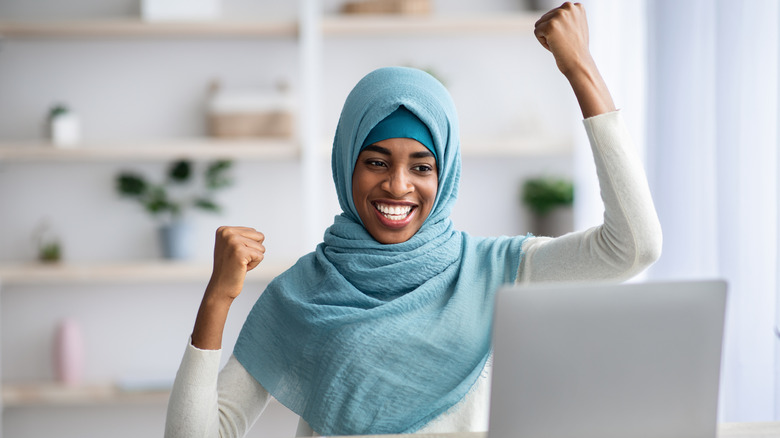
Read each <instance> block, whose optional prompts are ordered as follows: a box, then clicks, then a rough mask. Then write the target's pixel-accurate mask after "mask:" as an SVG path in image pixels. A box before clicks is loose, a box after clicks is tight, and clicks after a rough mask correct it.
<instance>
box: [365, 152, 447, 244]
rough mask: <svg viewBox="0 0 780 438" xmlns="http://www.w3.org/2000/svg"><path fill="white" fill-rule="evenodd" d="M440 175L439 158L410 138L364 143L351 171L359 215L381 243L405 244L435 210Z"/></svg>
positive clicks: (372, 234) (367, 228)
mask: <svg viewBox="0 0 780 438" xmlns="http://www.w3.org/2000/svg"><path fill="white" fill-rule="evenodd" d="M438 184H439V176H438V169H437V168H436V159H435V157H434V156H433V154H432V153H431V151H429V150H428V148H426V147H425V146H423V145H422V144H421V143H420V142H418V141H416V140H412V139H410V138H389V139H387V140H382V141H379V142H376V143H374V144H372V145H369V146H366V148H365V149H363V151H361V152H360V155H358V159H357V163H355V170H354V172H353V173H352V199H353V200H354V202H355V208H356V209H357V212H358V214H359V215H360V219H361V220H362V221H363V224H364V225H365V227H366V230H368V232H369V233H370V234H371V236H372V237H373V238H374V239H376V240H377V241H378V242H380V243H384V244H389V243H401V242H406V241H407V240H409V239H410V238H411V237H412V236H414V233H416V232H417V230H419V229H420V227H422V224H423V222H425V219H426V218H427V217H428V215H429V214H430V213H431V209H432V208H433V202H434V200H435V199H436V190H437V189H438Z"/></svg>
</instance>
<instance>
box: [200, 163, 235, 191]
mask: <svg viewBox="0 0 780 438" xmlns="http://www.w3.org/2000/svg"><path fill="white" fill-rule="evenodd" d="M232 166H233V162H232V161H229V160H220V161H215V162H213V163H211V164H210V165H209V167H208V168H207V169H206V188H207V189H209V190H217V189H222V188H225V187H229V186H231V185H232V184H233V179H232V178H231V177H230V176H229V175H226V172H227V171H228V170H229V169H230V168H231V167H232Z"/></svg>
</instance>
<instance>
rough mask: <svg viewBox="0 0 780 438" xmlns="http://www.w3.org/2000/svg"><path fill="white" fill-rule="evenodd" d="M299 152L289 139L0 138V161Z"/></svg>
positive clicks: (289, 155) (261, 156)
mask: <svg viewBox="0 0 780 438" xmlns="http://www.w3.org/2000/svg"><path fill="white" fill-rule="evenodd" d="M299 156H300V148H299V146H298V144H297V142H295V141H293V140H275V139H257V140H255V139H246V140H243V139H235V140H233V139H209V138H197V139H171V140H159V141H138V142H129V141H125V142H112V141H107V142H100V143H98V142H92V143H84V144H80V145H75V146H73V147H56V146H54V145H53V144H51V143H49V142H43V141H17V142H8V141H6V142H0V162H2V161H13V162H41V161H54V162H61V161H76V162H85V161H117V160H123V161H127V160H129V161H150V160H151V161H158V160H170V159H178V158H190V159H200V160H207V159H222V158H224V159H237V160H238V159H240V160H290V159H297V158H298V157H299Z"/></svg>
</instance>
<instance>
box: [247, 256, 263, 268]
mask: <svg viewBox="0 0 780 438" xmlns="http://www.w3.org/2000/svg"><path fill="white" fill-rule="evenodd" d="M264 258H265V256H264V255H263V254H258V255H257V256H256V257H254V258H253V259H252V260H250V261H249V263H247V264H246V270H247V272H249V271H251V270H252V269H255V268H256V267H257V266H258V265H259V264H260V262H262V261H263V259H264Z"/></svg>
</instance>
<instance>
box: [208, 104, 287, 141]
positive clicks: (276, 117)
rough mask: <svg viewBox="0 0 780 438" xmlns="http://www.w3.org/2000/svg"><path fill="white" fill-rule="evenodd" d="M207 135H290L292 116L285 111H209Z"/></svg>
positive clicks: (243, 136)
mask: <svg viewBox="0 0 780 438" xmlns="http://www.w3.org/2000/svg"><path fill="white" fill-rule="evenodd" d="M208 126H209V135H211V136H213V137H220V138H246V137H291V136H292V135H293V116H292V114H290V113H289V112H286V111H267V112H251V113H249V112H245V113H244V112H242V113H211V114H209V115H208Z"/></svg>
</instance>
